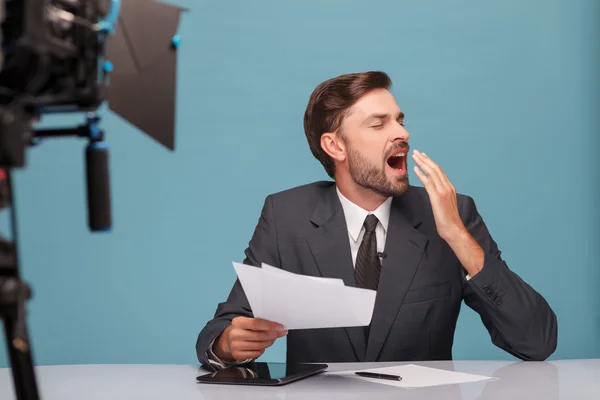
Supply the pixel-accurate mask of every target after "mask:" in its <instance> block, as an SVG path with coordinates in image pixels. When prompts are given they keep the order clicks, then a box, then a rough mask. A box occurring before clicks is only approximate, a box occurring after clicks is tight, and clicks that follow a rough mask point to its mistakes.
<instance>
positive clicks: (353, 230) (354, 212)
mask: <svg viewBox="0 0 600 400" xmlns="http://www.w3.org/2000/svg"><path fill="white" fill-rule="evenodd" d="M335 189H336V191H337V194H338V197H339V198H340V202H341V203H342V209H343V210H344V216H345V218H346V226H347V227H348V232H349V233H350V236H351V237H352V240H354V241H356V240H358V235H359V234H360V230H361V229H362V227H363V224H364V222H365V218H367V215H369V214H374V215H375V216H376V217H377V219H378V220H379V222H380V223H381V225H382V226H383V231H384V232H387V228H388V222H389V220H390V210H391V206H392V197H388V198H387V199H386V200H385V201H384V202H383V203H382V204H381V205H380V206H379V207H377V209H376V210H374V211H373V212H369V211H367V210H365V209H363V208H361V207H359V206H357V205H356V204H354V203H353V202H351V201H350V200H348V199H347V198H346V197H344V195H343V194H342V192H340V189H339V188H338V187H337V186H336V188H335Z"/></svg>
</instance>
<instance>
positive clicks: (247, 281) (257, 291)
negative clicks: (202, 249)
mask: <svg viewBox="0 0 600 400" xmlns="http://www.w3.org/2000/svg"><path fill="white" fill-rule="evenodd" d="M233 267H234V268H235V272H236V273H237V276H238V278H239V280H240V283H241V285H242V288H243V289H244V293H245V294H246V297H247V298H248V302H249V303H250V307H251V308H252V313H253V314H254V317H255V318H262V319H265V320H268V321H273V322H277V323H279V324H282V325H283V326H284V327H285V329H286V330H291V329H314V328H338V327H351V326H366V325H369V323H370V322H371V318H372V316H373V309H374V307H375V295H376V292H375V291H373V290H368V289H361V288H354V287H348V286H344V283H343V281H342V280H341V279H331V278H319V277H312V276H306V275H299V274H294V273H291V272H287V271H284V270H282V269H279V268H275V267H272V266H270V265H267V264H263V265H262V268H257V267H254V266H251V265H245V264H240V263H236V262H234V263H233Z"/></svg>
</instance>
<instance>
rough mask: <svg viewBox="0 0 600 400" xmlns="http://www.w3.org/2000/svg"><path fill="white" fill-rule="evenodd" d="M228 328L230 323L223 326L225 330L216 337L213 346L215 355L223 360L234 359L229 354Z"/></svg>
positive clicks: (229, 328)
mask: <svg viewBox="0 0 600 400" xmlns="http://www.w3.org/2000/svg"><path fill="white" fill-rule="evenodd" d="M230 330H231V325H229V326H228V327H227V328H225V330H224V331H223V332H222V333H221V334H220V335H219V336H218V337H217V340H216V341H215V347H214V348H213V352H214V353H215V355H216V356H217V357H219V358H220V359H221V360H223V361H235V359H234V358H233V356H232V355H231V347H230V346H229V331H230Z"/></svg>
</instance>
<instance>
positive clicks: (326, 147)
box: [321, 132, 346, 162]
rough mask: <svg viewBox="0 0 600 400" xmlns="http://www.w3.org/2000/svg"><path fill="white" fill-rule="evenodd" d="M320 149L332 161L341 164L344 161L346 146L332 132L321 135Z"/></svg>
mask: <svg viewBox="0 0 600 400" xmlns="http://www.w3.org/2000/svg"><path fill="white" fill-rule="evenodd" d="M321 148H322V149H323V151H325V153H327V154H328V155H329V157H331V158H332V159H333V160H334V161H339V162H342V161H344V160H345V159H346V145H345V144H344V141H343V140H342V139H341V138H340V137H339V136H338V135H337V134H336V133H334V132H327V133H324V134H322V135H321Z"/></svg>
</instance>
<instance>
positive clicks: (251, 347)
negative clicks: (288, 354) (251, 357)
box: [233, 340, 275, 351]
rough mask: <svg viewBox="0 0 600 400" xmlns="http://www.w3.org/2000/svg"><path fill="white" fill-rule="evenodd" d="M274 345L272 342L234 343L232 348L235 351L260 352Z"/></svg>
mask: <svg viewBox="0 0 600 400" xmlns="http://www.w3.org/2000/svg"><path fill="white" fill-rule="evenodd" d="M273 343H275V341H274V340H266V341H264V342H245V341H240V342H235V343H233V348H234V349H235V350H237V351H261V350H264V349H266V348H268V347H271V346H272V345H273Z"/></svg>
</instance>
